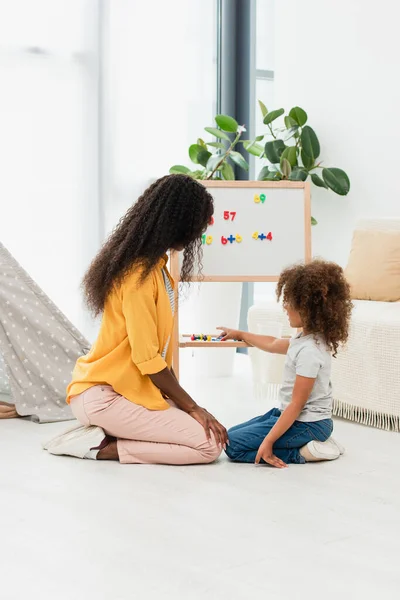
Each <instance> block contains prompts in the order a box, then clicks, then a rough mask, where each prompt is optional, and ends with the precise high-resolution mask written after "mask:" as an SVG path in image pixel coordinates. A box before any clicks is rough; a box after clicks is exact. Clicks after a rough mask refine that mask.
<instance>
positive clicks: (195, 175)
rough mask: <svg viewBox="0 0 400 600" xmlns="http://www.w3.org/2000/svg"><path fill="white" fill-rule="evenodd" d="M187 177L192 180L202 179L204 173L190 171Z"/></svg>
mask: <svg viewBox="0 0 400 600" xmlns="http://www.w3.org/2000/svg"><path fill="white" fill-rule="evenodd" d="M188 175H190V177H193V179H204V171H191V172H190V173H188Z"/></svg>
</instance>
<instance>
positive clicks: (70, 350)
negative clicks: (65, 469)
mask: <svg viewBox="0 0 400 600" xmlns="http://www.w3.org/2000/svg"><path fill="white" fill-rule="evenodd" d="M89 348H90V344H89V342H88V341H87V340H86V339H85V338H84V337H83V336H82V335H81V334H80V333H79V331H77V329H75V327H74V326H73V325H72V324H71V323H70V321H69V320H68V319H67V318H66V317H65V316H64V315H63V314H62V312H61V311H60V310H58V308H57V307H56V306H55V305H54V304H53V302H52V301H51V300H50V299H49V298H48V297H47V296H46V294H45V293H44V292H43V291H42V290H41V289H40V288H39V286H38V285H37V284H36V283H35V282H34V281H33V280H32V279H31V278H30V277H29V275H28V274H27V273H26V272H25V271H24V270H23V269H22V267H21V266H20V265H19V264H18V263H17V261H16V260H15V259H14V258H13V257H12V256H11V254H10V253H9V252H8V251H7V250H6V248H5V247H4V246H3V245H2V244H1V243H0V400H2V401H5V402H10V403H11V404H14V405H15V408H16V410H17V412H18V414H19V415H21V416H26V417H30V418H31V419H32V420H34V421H37V422H39V423H48V422H53V421H66V420H70V419H73V416H72V414H71V412H70V408H69V406H67V404H66V403H65V389H66V386H67V384H68V383H69V381H70V379H71V373H72V369H73V367H74V365H75V362H76V360H77V358H78V357H79V356H82V354H86V353H87V352H88V351H89Z"/></svg>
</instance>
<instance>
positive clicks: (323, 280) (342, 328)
mask: <svg viewBox="0 0 400 600" xmlns="http://www.w3.org/2000/svg"><path fill="white" fill-rule="evenodd" d="M281 296H283V306H284V309H285V310H286V312H287V314H288V317H289V321H290V325H291V327H294V328H298V329H300V328H301V329H302V332H301V333H299V334H298V335H297V336H296V337H294V338H293V339H291V340H288V339H277V338H274V337H270V336H263V335H256V334H254V333H246V332H244V331H235V330H233V329H228V328H226V327H220V328H219V329H220V330H222V332H223V333H222V335H221V338H222V340H223V341H225V340H230V339H236V340H242V341H244V342H246V343H247V344H249V345H250V346H254V347H256V348H260V350H264V351H265V352H272V353H275V354H286V361H285V370H284V381H283V385H282V388H281V391H280V408H279V409H277V408H273V409H272V410H270V411H269V412H268V413H267V414H265V415H262V416H260V417H256V418H255V419H252V420H251V421H248V422H247V423H242V424H241V425H237V426H236V427H232V429H230V430H229V431H228V436H229V446H228V447H227V449H226V450H225V451H226V453H227V455H228V456H229V458H230V459H232V460H234V461H237V462H249V463H254V462H255V463H257V464H258V463H260V461H263V462H266V463H269V464H271V465H273V466H275V467H278V468H284V467H286V466H287V463H305V462H311V461H319V460H333V459H336V458H338V457H339V456H340V454H343V452H344V449H343V448H342V447H341V446H340V445H339V444H338V443H337V442H335V441H334V440H333V438H331V437H330V436H331V433H332V430H333V422H332V386H331V359H332V353H333V356H336V353H337V350H338V347H339V344H342V343H344V342H346V340H347V337H348V329H349V320H350V315H351V310H352V304H351V300H350V288H349V285H348V283H347V282H346V280H345V277H344V274H343V270H342V269H341V267H339V266H338V265H336V264H334V263H329V262H324V261H321V260H315V261H313V262H311V263H309V264H307V265H301V266H294V267H291V268H288V269H286V270H285V271H283V273H282V274H281V276H280V278H279V282H278V287H277V298H278V300H280V298H281Z"/></svg>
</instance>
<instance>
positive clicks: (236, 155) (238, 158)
mask: <svg viewBox="0 0 400 600" xmlns="http://www.w3.org/2000/svg"><path fill="white" fill-rule="evenodd" d="M229 156H230V158H231V159H232V160H233V162H234V163H235V164H237V165H238V166H239V167H241V168H242V169H244V170H245V171H248V170H249V163H248V162H247V160H245V159H244V158H243V156H242V155H241V154H240V152H235V151H232V152H231V153H230V154H229Z"/></svg>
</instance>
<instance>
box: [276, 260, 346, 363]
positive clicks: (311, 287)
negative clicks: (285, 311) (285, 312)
mask: <svg viewBox="0 0 400 600" xmlns="http://www.w3.org/2000/svg"><path fill="white" fill-rule="evenodd" d="M276 294H277V298H278V300H280V298H281V297H282V296H283V303H284V304H288V305H290V306H291V307H292V308H293V309H294V310H296V311H298V312H299V313H300V316H301V319H302V322H303V328H304V329H305V330H306V331H307V333H316V334H317V333H318V334H321V335H322V336H323V337H324V338H325V341H326V344H327V345H328V347H329V348H330V349H331V351H332V352H333V356H336V354H337V350H338V347H339V345H340V344H343V343H345V342H346V341H347V338H348V335H349V322H350V316H351V311H352V308H353V305H352V302H351V298H350V286H349V284H348V283H347V281H346V278H345V276H344V273H343V269H342V268H341V267H339V265H337V264H335V263H332V262H326V261H323V260H314V261H312V262H310V263H309V264H306V265H295V266H293V267H289V268H288V269H285V270H284V271H283V272H282V273H281V276H280V278H279V281H278V286H277V290H276Z"/></svg>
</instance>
